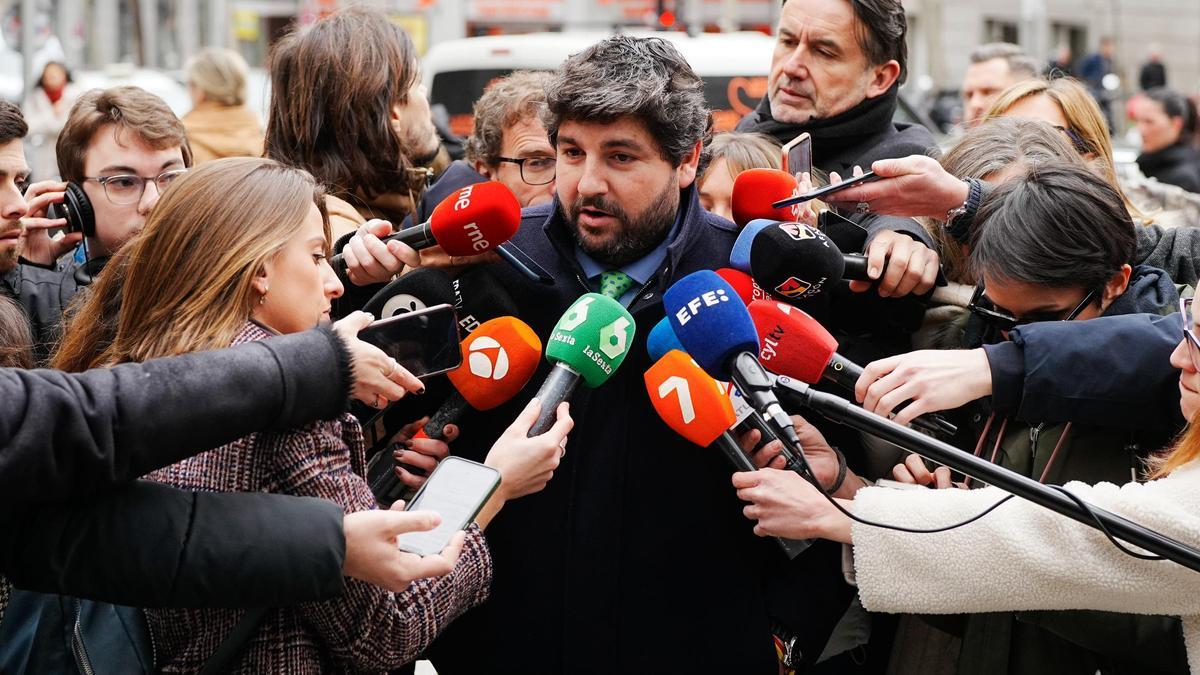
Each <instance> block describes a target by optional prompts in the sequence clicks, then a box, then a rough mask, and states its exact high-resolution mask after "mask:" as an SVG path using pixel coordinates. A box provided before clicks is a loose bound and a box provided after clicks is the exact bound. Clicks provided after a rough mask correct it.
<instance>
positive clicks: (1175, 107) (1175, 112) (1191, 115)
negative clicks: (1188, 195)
mask: <svg viewBox="0 0 1200 675" xmlns="http://www.w3.org/2000/svg"><path fill="white" fill-rule="evenodd" d="M1134 118H1135V119H1136V120H1137V127H1138V133H1139V134H1141V136H1142V154H1140V155H1138V158H1137V163H1138V168H1140V169H1141V170H1142V173H1144V174H1146V176H1147V177H1149V178H1156V179H1158V181H1159V182H1162V183H1169V184H1171V185H1178V186H1179V187H1181V188H1183V189H1184V190H1187V191H1188V192H1196V193H1200V153H1197V152H1196V149H1195V148H1194V147H1193V146H1192V136H1193V135H1194V134H1195V132H1196V109H1195V107H1194V106H1193V105H1192V102H1191V101H1189V100H1188V99H1187V97H1186V96H1183V95H1182V94H1179V93H1178V92H1175V91H1172V90H1170V89H1165V88H1159V89H1152V90H1150V91H1148V92H1146V95H1145V98H1144V99H1143V100H1142V101H1140V102H1139V103H1138V104H1137V105H1136V106H1134Z"/></svg>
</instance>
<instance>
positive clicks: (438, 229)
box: [330, 181, 521, 272]
mask: <svg viewBox="0 0 1200 675" xmlns="http://www.w3.org/2000/svg"><path fill="white" fill-rule="evenodd" d="M520 225H521V204H520V202H518V201H517V198H516V196H515V195H514V194H513V193H512V190H510V189H508V187H507V186H506V185H504V184H503V183H499V182H496V181H489V182H486V183H475V184H473V185H468V186H466V187H464V188H462V189H461V190H459V191H458V192H455V193H453V194H451V195H450V196H449V197H446V198H445V199H443V200H442V202H441V203H440V204H438V205H437V206H436V207H435V208H434V209H433V213H431V214H430V215H429V220H427V221H425V222H424V223H421V224H420V225H417V226H414V227H410V228H407V229H405V230H402V231H400V232H397V233H396V234H393V235H390V236H388V237H385V238H384V241H399V242H401V243H404V244H407V245H409V246H411V247H412V248H414V249H417V250H420V249H424V248H430V247H432V246H441V247H442V250H444V251H445V252H446V254H447V255H451V256H469V255H479V254H480V253H485V252H487V251H490V250H493V249H495V248H496V247H498V246H499V245H500V244H502V243H504V242H506V241H508V240H509V239H511V238H512V236H513V235H514V234H516V232H517V228H518V227H520ZM330 264H331V265H333V267H334V269H336V270H338V271H340V272H345V270H346V261H345V259H344V258H343V257H342V254H340V253H339V254H338V255H335V256H333V258H332V259H331V260H330Z"/></svg>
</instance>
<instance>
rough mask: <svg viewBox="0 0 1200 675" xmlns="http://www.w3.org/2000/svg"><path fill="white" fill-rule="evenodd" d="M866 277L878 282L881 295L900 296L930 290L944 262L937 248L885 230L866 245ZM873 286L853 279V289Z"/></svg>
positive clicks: (884, 296) (905, 235) (868, 288)
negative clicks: (934, 248)
mask: <svg viewBox="0 0 1200 675" xmlns="http://www.w3.org/2000/svg"><path fill="white" fill-rule="evenodd" d="M866 254H867V276H869V277H871V279H872V280H873V281H878V282H879V296H880V297H883V298H899V297H903V296H906V295H909V294H913V295H921V294H923V293H927V292H929V290H930V289H932V288H933V285H934V284H935V283H937V275H938V270H939V269H941V267H940V266H941V261H940V260H939V259H938V254H937V251H935V250H933V249H931V248H929V247H928V246H926V245H925V244H923V243H921V242H919V241H917V240H916V239H913V238H912V237H910V236H908V235H907V234H903V233H900V232H893V231H891V230H884V231H882V232H880V233H878V234H876V235H875V238H874V239H872V240H871V244H870V245H869V246H867V250H866ZM870 289H871V282H869V281H851V282H850V290H852V291H854V292H855V293H862V292H864V291H868V290H870Z"/></svg>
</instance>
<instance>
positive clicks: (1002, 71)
mask: <svg viewBox="0 0 1200 675" xmlns="http://www.w3.org/2000/svg"><path fill="white" fill-rule="evenodd" d="M1037 76H1038V64H1037V61H1034V60H1033V58H1031V57H1030V56H1028V55H1026V54H1025V52H1024V50H1022V49H1021V48H1020V47H1019V46H1017V45H1014V44H1011V43H1008V42H992V43H990V44H986V45H982V46H980V47H977V48H975V51H973V52H971V64H970V65H969V66H967V73H966V75H964V76H963V85H962V98H963V119H962V123H963V126H965V127H968V128H969V127H973V126H975V125H977V124H979V121H980V120H981V119H982V118H983V114H984V113H985V112H987V109H988V108H990V107H992V103H993V102H995V100H996V98H997V97H998V96H1000V92H1002V91H1004V90H1005V89H1008V88H1009V87H1011V86H1012V85H1014V84H1016V83H1017V82H1020V81H1022V80H1028V79H1032V78H1035V77H1037Z"/></svg>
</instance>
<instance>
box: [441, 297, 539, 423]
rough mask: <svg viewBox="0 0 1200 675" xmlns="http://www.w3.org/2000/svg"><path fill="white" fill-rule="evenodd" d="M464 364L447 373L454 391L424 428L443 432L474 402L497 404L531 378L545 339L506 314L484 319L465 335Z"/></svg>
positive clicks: (488, 406)
mask: <svg viewBox="0 0 1200 675" xmlns="http://www.w3.org/2000/svg"><path fill="white" fill-rule="evenodd" d="M461 348H462V365H461V366H459V367H458V368H455V369H454V370H451V371H450V372H448V373H446V376H447V377H448V378H449V379H450V383H451V384H452V385H454V393H453V394H451V395H450V398H449V399H447V400H446V402H445V403H443V404H442V407H440V408H438V410H437V412H435V413H434V414H433V415H431V416H430V418H429V422H427V423H426V424H425V428H424V429H423V430H422V433H423V434H424V435H425V436H426V437H428V438H437V439H440V438H442V429H444V428H445V427H446V425H447V424H450V423H452V422H454V421H455V420H457V419H458V418H459V417H461V416H462V414H463V413H464V412H466V410H467V409H468V408H473V409H475V410H491V409H492V408H495V407H497V406H499V405H501V404H503V403H505V402H507V401H508V400H510V399H512V398H513V397H514V396H516V395H517V394H518V393H519V392H520V391H521V390H522V389H524V388H525V385H526V384H528V383H529V380H530V378H532V377H533V374H534V372H535V371H537V367H538V364H539V363H540V362H541V358H542V341H541V340H539V339H538V336H537V334H536V333H534V332H533V329H532V328H530V327H529V326H528V325H527V324H526V323H525V322H524V321H521V320H520V319H518V318H516V317H511V316H502V317H499V318H496V319H492V320H490V321H485V322H483V323H482V324H480V325H479V327H478V328H476V329H475V331H474V332H472V333H471V334H470V335H468V336H467V337H466V339H464V340H463V341H462V344H461Z"/></svg>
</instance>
